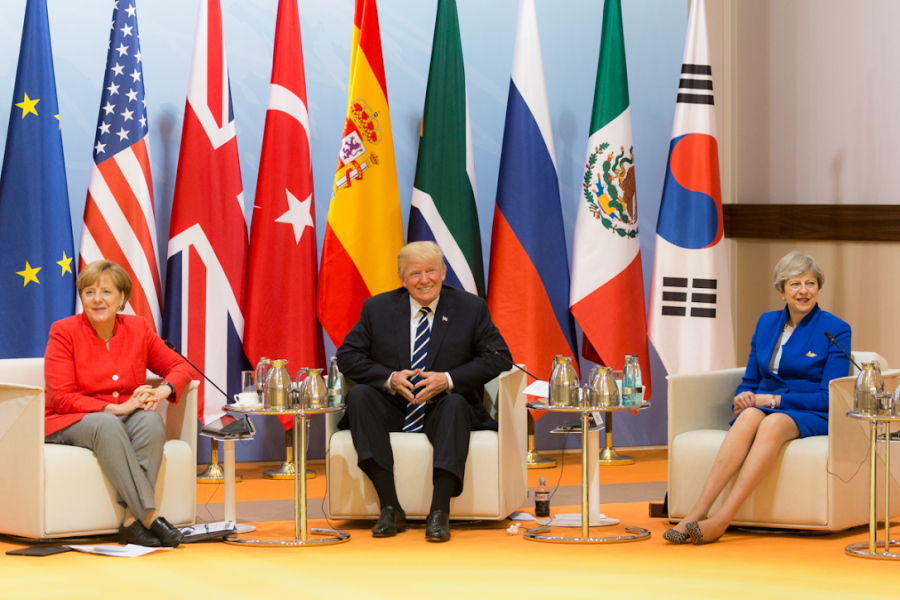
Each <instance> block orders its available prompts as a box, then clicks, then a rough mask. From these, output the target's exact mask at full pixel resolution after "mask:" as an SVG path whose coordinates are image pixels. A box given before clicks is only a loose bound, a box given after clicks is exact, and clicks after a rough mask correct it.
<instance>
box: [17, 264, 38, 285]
mask: <svg viewBox="0 0 900 600" xmlns="http://www.w3.org/2000/svg"><path fill="white" fill-rule="evenodd" d="M40 270H41V267H36V268H35V267H32V266H31V265H30V264H28V261H27V260H26V261H25V270H24V271H16V275H21V276H22V277H24V278H25V283H23V284H22V287H25V286H26V285H28V283H29V282H31V281H33V282H35V283H37V284H38V285H40V283H41V282H40V281H38V278H37V274H38V271H40Z"/></svg>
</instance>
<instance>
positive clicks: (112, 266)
mask: <svg viewBox="0 0 900 600" xmlns="http://www.w3.org/2000/svg"><path fill="white" fill-rule="evenodd" d="M103 275H106V276H108V277H109V278H110V279H112V282H113V285H115V286H116V289H118V290H119V291H120V292H122V293H123V294H124V295H125V302H124V303H123V304H122V307H120V308H119V310H121V309H122V308H124V306H125V304H127V303H128V300H130V299H131V277H129V276H128V271H126V270H125V269H123V268H122V267H120V266H119V265H117V264H116V263H114V262H113V261H111V260H95V261H94V262H92V263H91V264H89V265H88V266H86V267H85V268H83V269H82V270H81V271H80V272H79V273H78V279H76V280H75V287H76V288H78V295H79V296H80V295H81V292H82V291H83V290H84V289H85V288H89V287H91V286H92V285H94V284H95V283H97V282H98V281H99V280H100V278H101V277H102V276H103Z"/></svg>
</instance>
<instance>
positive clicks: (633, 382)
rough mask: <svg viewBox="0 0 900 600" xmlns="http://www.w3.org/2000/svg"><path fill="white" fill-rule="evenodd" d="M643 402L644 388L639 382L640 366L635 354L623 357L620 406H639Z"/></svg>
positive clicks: (640, 381) (641, 382)
mask: <svg viewBox="0 0 900 600" xmlns="http://www.w3.org/2000/svg"><path fill="white" fill-rule="evenodd" d="M643 401H644V386H643V381H642V380H641V364H640V362H638V355H637V354H629V355H628V356H626V357H625V371H624V372H623V373H622V404H623V405H624V406H640V405H641V403H643Z"/></svg>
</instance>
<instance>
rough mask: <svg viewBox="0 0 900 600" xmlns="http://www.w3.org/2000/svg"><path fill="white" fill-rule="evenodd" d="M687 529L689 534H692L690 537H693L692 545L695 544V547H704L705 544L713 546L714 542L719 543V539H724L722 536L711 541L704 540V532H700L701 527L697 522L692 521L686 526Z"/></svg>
mask: <svg viewBox="0 0 900 600" xmlns="http://www.w3.org/2000/svg"><path fill="white" fill-rule="evenodd" d="M685 527H687V530H688V534H690V536H691V543H692V544H694V545H695V546H703V545H704V544H712V543H713V542H717V541H719V538H720V537H722V536H721V535H720V536H719V537H717V538H714V539H711V540H704V539H703V532H702V531H700V525H698V524H697V521H692V522H690V523H688V524H687V525H685Z"/></svg>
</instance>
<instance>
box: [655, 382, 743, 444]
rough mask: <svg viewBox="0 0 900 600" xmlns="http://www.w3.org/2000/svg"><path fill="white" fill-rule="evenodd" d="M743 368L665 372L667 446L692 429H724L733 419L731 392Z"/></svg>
mask: <svg viewBox="0 0 900 600" xmlns="http://www.w3.org/2000/svg"><path fill="white" fill-rule="evenodd" d="M743 376H744V369H743V367H739V368H735V369H723V370H721V371H711V372H709V373H685V374H682V375H669V376H668V377H666V379H667V380H668V382H669V398H668V404H669V449H670V450H671V448H672V440H674V439H675V437H676V436H678V435H679V434H682V433H684V432H686V431H694V430H696V429H728V423H729V421H731V419H733V418H734V414H733V413H732V410H731V408H732V406H733V401H734V392H735V390H736V389H737V387H738V385H740V383H741V379H742V378H743Z"/></svg>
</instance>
